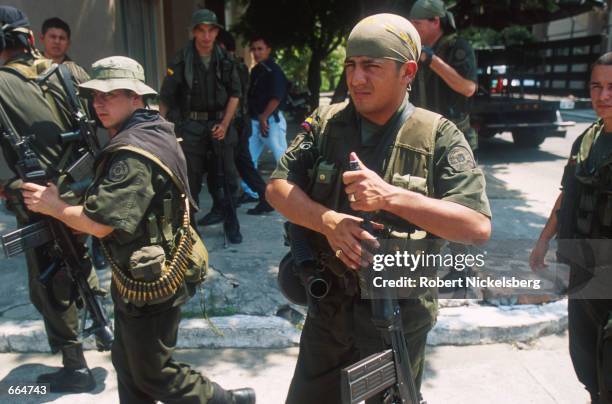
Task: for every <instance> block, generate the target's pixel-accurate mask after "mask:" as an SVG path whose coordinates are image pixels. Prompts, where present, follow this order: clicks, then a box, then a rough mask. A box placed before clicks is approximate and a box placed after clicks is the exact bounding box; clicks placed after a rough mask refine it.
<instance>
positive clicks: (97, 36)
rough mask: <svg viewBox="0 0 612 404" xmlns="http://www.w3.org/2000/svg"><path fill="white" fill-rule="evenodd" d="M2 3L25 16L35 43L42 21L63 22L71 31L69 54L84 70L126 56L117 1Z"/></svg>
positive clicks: (23, 0)
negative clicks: (104, 59)
mask: <svg viewBox="0 0 612 404" xmlns="http://www.w3.org/2000/svg"><path fill="white" fill-rule="evenodd" d="M2 3H3V4H4V5H10V6H14V7H17V8H19V9H21V10H23V11H24V12H25V13H26V14H27V16H28V18H29V19H30V23H31V24H32V30H33V31H34V33H35V35H36V37H37V38H36V39H37V41H38V35H39V34H40V28H41V26H42V23H43V21H44V20H46V19H47V18H50V17H59V18H61V19H62V20H64V21H66V22H67V23H68V25H70V29H71V30H72V46H71V48H70V51H69V54H70V56H71V57H72V58H73V59H74V60H75V61H76V62H77V63H78V64H80V65H82V66H83V67H85V68H86V69H89V67H90V66H91V64H92V63H93V62H94V61H95V60H97V59H100V58H102V57H105V56H109V55H112V54H124V53H125V46H124V43H123V38H122V31H121V26H120V25H121V24H120V23H119V19H118V17H117V8H118V4H117V3H118V1H117V0H79V1H75V0H52V1H50V0H3V1H2Z"/></svg>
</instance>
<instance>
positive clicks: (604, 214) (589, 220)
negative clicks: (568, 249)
mask: <svg viewBox="0 0 612 404" xmlns="http://www.w3.org/2000/svg"><path fill="white" fill-rule="evenodd" d="M602 133H603V121H601V120H600V121H598V122H596V123H595V124H594V125H592V126H591V127H590V128H589V129H588V130H587V131H586V132H585V134H584V136H583V137H582V141H581V143H580V149H579V150H578V154H577V155H576V165H575V168H574V170H573V173H572V174H573V175H570V176H569V177H568V180H569V181H575V183H574V184H569V185H568V187H567V188H568V192H567V198H572V199H574V201H577V204H576V206H575V209H574V215H573V218H572V219H573V225H572V227H573V231H572V233H573V234H569V237H570V238H594V239H597V238H612V154H611V155H610V157H608V158H607V159H606V161H604V162H603V164H601V165H600V166H599V167H596V168H595V170H594V171H593V172H587V171H588V170H587V168H586V161H587V159H588V157H589V154H590V152H591V149H592V147H593V145H594V144H595V141H596V140H597V138H598V137H599V136H600V135H601V134H602ZM564 199H565V197H564Z"/></svg>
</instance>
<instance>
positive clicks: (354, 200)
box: [348, 194, 357, 202]
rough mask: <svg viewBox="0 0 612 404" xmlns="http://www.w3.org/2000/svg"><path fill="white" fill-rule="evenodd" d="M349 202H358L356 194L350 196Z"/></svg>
mask: <svg viewBox="0 0 612 404" xmlns="http://www.w3.org/2000/svg"><path fill="white" fill-rule="evenodd" d="M348 200H349V202H356V201H357V198H355V194H349V196H348Z"/></svg>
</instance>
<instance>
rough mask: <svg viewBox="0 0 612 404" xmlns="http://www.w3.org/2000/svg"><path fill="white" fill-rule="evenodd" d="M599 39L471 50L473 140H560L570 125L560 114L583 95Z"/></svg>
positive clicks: (529, 142) (529, 144)
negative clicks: (473, 56)
mask: <svg viewBox="0 0 612 404" xmlns="http://www.w3.org/2000/svg"><path fill="white" fill-rule="evenodd" d="M601 42H602V38H601V36H590V37H581V38H573V39H565V40H560V41H548V42H542V43H533V44H529V45H524V46H522V47H510V48H504V47H495V48H488V49H478V50H476V58H477V63H478V92H477V93H476V95H475V96H474V98H473V105H472V113H471V123H472V127H473V128H474V129H475V130H476V132H477V133H478V135H479V137H481V138H491V137H493V136H495V135H496V134H499V133H502V132H511V133H512V139H513V141H514V143H515V144H516V145H517V146H519V147H532V148H535V147H538V146H539V145H540V144H542V142H543V141H544V140H545V139H546V138H547V137H553V136H555V137H564V136H565V131H566V129H567V127H568V126H572V125H574V122H571V121H563V119H562V117H561V113H560V110H561V109H564V108H573V105H574V100H575V99H580V98H581V97H582V98H584V97H588V80H589V67H590V64H591V63H592V62H593V61H594V60H595V59H596V58H597V56H598V55H599V52H600V46H601Z"/></svg>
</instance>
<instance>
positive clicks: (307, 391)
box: [266, 14, 491, 404]
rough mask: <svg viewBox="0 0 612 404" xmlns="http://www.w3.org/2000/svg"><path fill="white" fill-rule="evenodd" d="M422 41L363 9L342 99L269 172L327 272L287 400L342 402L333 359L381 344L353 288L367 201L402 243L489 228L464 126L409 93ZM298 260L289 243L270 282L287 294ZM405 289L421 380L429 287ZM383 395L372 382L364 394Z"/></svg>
mask: <svg viewBox="0 0 612 404" xmlns="http://www.w3.org/2000/svg"><path fill="white" fill-rule="evenodd" d="M420 52H421V39H420V38H419V35H418V33H417V31H416V29H415V28H414V26H413V25H412V24H411V23H410V22H409V21H408V20H406V19H405V18H403V17H400V16H398V15H393V14H377V15H373V16H370V17H367V18H364V19H363V20H361V21H360V22H359V23H358V24H357V25H356V26H355V27H354V28H353V30H352V31H351V33H350V35H349V37H348V41H347V45H346V60H345V71H346V80H347V87H348V89H349V93H350V98H351V99H350V101H345V102H344V103H338V104H332V105H327V106H321V107H319V108H318V109H317V110H316V111H315V112H314V113H313V114H312V115H311V116H310V117H309V118H308V119H307V120H306V121H305V122H304V123H303V125H302V128H303V129H304V130H303V131H302V132H301V133H299V134H298V135H297V137H296V138H295V140H294V141H293V142H292V143H291V145H289V147H288V148H287V151H286V152H285V154H284V155H283V156H282V157H281V158H280V160H279V162H278V165H277V167H276V170H275V171H274V172H273V173H272V175H271V180H270V183H269V185H268V188H267V192H266V196H267V199H268V201H269V202H270V204H271V205H273V206H274V208H276V209H277V210H278V211H279V212H280V213H281V214H283V215H284V216H286V217H287V219H288V220H289V222H291V223H292V224H299V225H300V226H302V227H304V228H305V229H304V231H305V232H306V236H305V238H306V240H307V242H308V243H309V246H310V248H311V249H312V256H314V257H317V261H318V262H317V264H316V267H317V268H321V269H322V270H323V271H325V273H326V274H327V275H328V276H329V277H330V278H331V279H332V281H331V282H330V284H331V286H330V289H329V292H328V294H327V295H326V296H325V297H323V298H322V299H320V300H317V302H316V303H311V307H309V313H311V314H312V313H315V314H316V315H308V316H307V317H306V320H305V323H304V327H303V330H302V335H301V339H300V352H299V356H298V361H297V364H296V367H295V373H294V375H293V379H292V381H291V386H290V388H289V393H288V396H287V399H286V402H287V403H288V404H310V403H317V404H337V403H340V402H342V398H341V384H340V383H341V380H340V378H341V370H342V369H343V368H345V367H347V366H349V365H352V364H354V363H356V362H357V361H359V360H361V359H364V358H366V357H367V356H369V355H371V354H374V353H377V352H380V351H382V350H383V349H384V347H385V346H386V345H385V343H384V341H383V339H382V336H381V335H380V332H379V330H377V329H376V327H375V326H374V324H373V322H372V318H371V315H372V311H371V307H370V301H369V300H365V299H361V298H360V296H359V295H358V294H359V291H360V287H359V282H358V280H357V276H356V270H357V269H359V267H360V261H361V257H360V253H359V251H361V243H362V242H363V241H364V240H369V239H372V238H373V237H374V235H373V234H369V233H368V232H366V231H365V230H364V229H363V228H361V224H362V219H361V218H360V216H361V215H363V214H364V212H369V214H370V215H372V221H373V222H376V223H380V224H382V225H384V227H385V229H386V230H385V234H386V236H385V237H390V238H391V239H399V240H397V241H392V242H397V243H400V244H399V245H405V246H407V247H406V249H407V250H408V251H409V252H410V253H415V251H414V249H415V248H416V246H415V245H414V244H410V243H408V241H407V240H405V239H406V238H410V239H419V240H420V241H419V244H418V248H419V251H421V249H422V250H425V251H426V252H427V253H437V252H439V249H440V247H441V245H442V243H441V240H440V239H444V238H446V239H448V238H453V239H459V240H461V241H462V242H465V243H474V242H475V241H477V240H478V241H483V240H486V239H487V238H488V237H489V235H490V231H491V223H490V216H491V211H490V208H489V203H488V200H487V197H486V194H485V182H484V175H483V173H482V172H481V171H480V170H479V169H478V168H476V164H475V162H474V156H473V155H472V152H471V151H470V148H469V145H468V144H467V142H466V141H465V138H464V137H463V134H462V133H461V132H460V131H459V130H458V129H457V128H456V126H455V125H454V124H453V123H451V122H450V121H448V120H447V119H445V118H443V117H441V116H440V115H439V114H437V113H433V112H430V111H427V110H424V109H421V108H415V107H414V106H413V105H412V104H411V103H410V100H409V98H408V94H407V91H406V89H407V88H408V87H409V85H410V83H411V82H412V80H413V79H414V76H415V74H416V73H417V68H418V67H417V62H416V61H417V60H418V59H419V57H420ZM349 161H357V162H358V163H359V170H358V171H352V170H349V167H350V166H351V165H350V163H349ZM434 184H435V188H434ZM416 201H418V202H416ZM451 217H452V218H453V219H450V220H449V219H448V218H451ZM393 218H397V219H396V220H395V219H393ZM377 236H379V235H378V234H377ZM421 242H422V243H423V244H420V243H421ZM299 270H300V269H299V268H298V267H297V266H296V265H295V263H294V261H293V258H292V256H291V255H288V256H286V257H285V258H284V259H283V260H282V261H281V264H280V265H279V285H281V289H282V291H283V292H284V293H285V296H287V297H288V298H289V299H290V300H291V301H294V302H299V301H300V300H299V298H300V296H298V295H297V294H292V293H293V292H294V291H299V290H300V288H301V290H303V289H304V285H303V284H302V283H301V281H300V278H299V276H296V275H295V272H294V271H299ZM404 292H407V293H408V295H404V296H403V297H408V298H406V299H402V300H401V301H400V303H399V306H400V310H401V317H402V327H403V331H404V335H405V337H406V345H407V348H408V352H409V355H410V359H411V364H412V375H413V378H414V383H415V386H416V388H417V389H420V386H421V378H422V374H423V368H424V361H425V358H424V356H425V343H426V340H427V333H428V332H429V330H430V329H431V328H432V327H433V324H434V323H435V319H436V314H437V293H436V290H435V289H433V288H425V289H419V290H415V289H411V288H407V290H404ZM304 300H305V299H303V300H301V301H302V302H303V301H304ZM315 304H316V311H312V310H315V307H313V306H314V305H315ZM344 387H346V386H344ZM392 399H393V398H392ZM382 401H383V397H382V393H381V394H378V395H376V396H374V397H372V398H370V399H368V400H367V403H381V402H382ZM398 402H399V401H398Z"/></svg>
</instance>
